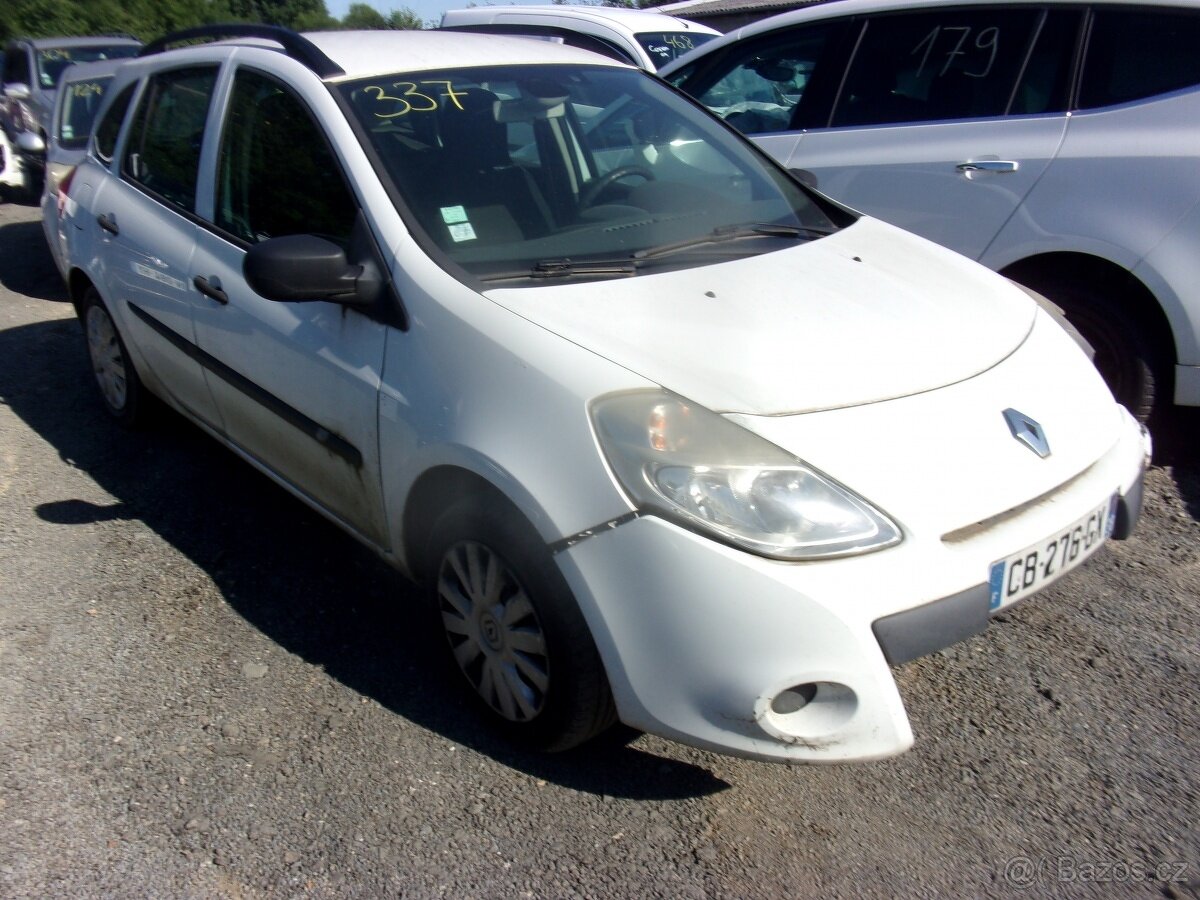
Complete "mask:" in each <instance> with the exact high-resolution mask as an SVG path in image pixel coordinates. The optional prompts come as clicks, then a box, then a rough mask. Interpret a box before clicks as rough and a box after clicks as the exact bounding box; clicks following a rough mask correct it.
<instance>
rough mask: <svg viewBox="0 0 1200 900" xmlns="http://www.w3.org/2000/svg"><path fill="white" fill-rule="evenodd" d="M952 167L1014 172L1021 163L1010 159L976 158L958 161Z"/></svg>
mask: <svg viewBox="0 0 1200 900" xmlns="http://www.w3.org/2000/svg"><path fill="white" fill-rule="evenodd" d="M954 168H956V169H958V171H960V172H1015V171H1017V169H1019V168H1021V164H1020V163H1019V162H1017V161H1016V160H1012V159H976V160H968V161H967V162H960V163H959V164H958V165H957V166H955V167H954Z"/></svg>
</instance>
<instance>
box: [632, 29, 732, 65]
mask: <svg viewBox="0 0 1200 900" xmlns="http://www.w3.org/2000/svg"><path fill="white" fill-rule="evenodd" d="M634 37H635V38H637V42H638V43H639V44H641V45H642V49H643V50H645V51H646V53H648V54H649V55H650V58H651V59H652V60H654V67H655V68H656V69H661V68H662V67H663V66H665V65H666V64H667V63H669V62H670V61H671V60H673V59H675V58H676V57H679V56H683V54H685V53H687V52H688V51H689V50H694V49H696V48H697V47H699V46H700V45H701V44H707V43H708V42H709V41H711V40H712V39H713V38H715V37H716V35H715V34H700V33H698V32H695V31H643V32H642V33H641V34H636V35H634Z"/></svg>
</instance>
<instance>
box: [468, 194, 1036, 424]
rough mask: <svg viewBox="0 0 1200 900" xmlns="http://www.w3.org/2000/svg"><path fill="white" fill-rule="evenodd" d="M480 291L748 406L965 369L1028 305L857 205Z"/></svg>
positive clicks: (665, 375)
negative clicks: (818, 228) (704, 251)
mask: <svg viewBox="0 0 1200 900" xmlns="http://www.w3.org/2000/svg"><path fill="white" fill-rule="evenodd" d="M486 296H487V297H488V298H489V299H491V300H493V301H494V302H496V303H499V304H501V305H502V306H504V307H506V308H508V309H510V310H512V311H513V312H515V313H517V314H518V315H521V316H523V317H525V318H527V319H529V320H531V321H533V322H535V323H537V324H539V325H541V326H542V327H544V328H547V329H549V330H550V331H552V332H554V333H556V334H558V335H560V336H562V337H563V338H566V339H567V340H570V341H572V342H574V343H576V344H579V345H581V346H583V347H586V348H588V349H589V350H591V351H593V352H595V353H597V354H599V355H601V356H603V357H605V358H607V359H609V360H611V361H613V362H614V363H617V364H618V365H621V366H623V367H625V368H627V369H629V370H630V371H632V372H635V373H637V374H638V375H641V376H642V377H644V378H646V379H648V380H650V381H653V382H655V383H657V384H659V385H662V386H663V387H665V388H667V389H668V390H671V391H674V392H676V393H678V394H680V395H682V396H685V397H688V398H690V399H691V400H693V401H695V402H697V403H701V404H703V405H704V406H706V407H708V408H709V409H712V410H715V411H719V412H736V413H745V414H751V415H784V414H793V413H802V412H813V411H817V410H827V409H839V408H843V407H849V406H858V405H861V404H865V403H875V402H879V401H882V400H890V399H894V398H897V397H904V396H909V395H912V394H917V393H921V392H924V391H930V390H933V389H935V388H939V387H943V386H945V385H948V384H954V383H956V382H959V381H964V380H966V379H968V378H971V377H973V376H975V375H978V374H979V373H981V372H984V371H987V370H988V369H990V368H992V367H993V366H995V365H996V364H997V363H999V362H1000V361H1001V360H1003V359H1004V358H1005V357H1007V356H1008V355H1009V354H1011V353H1012V352H1013V351H1014V350H1015V349H1016V348H1017V347H1019V346H1020V345H1021V343H1022V341H1024V340H1025V338H1026V337H1027V336H1028V334H1029V332H1030V329H1031V328H1032V326H1033V322H1034V316H1035V313H1036V309H1037V307H1036V304H1034V302H1033V301H1032V300H1031V299H1030V298H1029V297H1028V296H1027V295H1026V294H1025V293H1024V292H1022V291H1021V290H1019V289H1018V288H1016V287H1014V286H1013V285H1011V284H1010V283H1009V282H1008V281H1007V280H1006V279H1004V278H1002V277H1000V276H998V275H996V274H994V273H992V272H990V271H988V270H986V269H984V268H983V267H982V266H979V265H978V264H976V263H974V262H971V261H970V260H968V259H966V258H965V257H962V256H959V255H958V254H956V253H953V252H951V251H949V250H946V249H944V248H942V247H939V246H937V245H935V244H932V243H930V242H928V241H926V240H924V239H922V238H918V237H916V236H915V235H911V234H908V233H907V232H904V231H901V230H900V229H897V228H894V227H892V226H890V225H887V224H885V223H883V222H879V221H877V220H874V219H870V218H867V217H863V218H862V219H860V220H859V221H858V222H856V223H855V224H854V225H852V226H851V227H849V228H845V229H842V230H841V231H839V232H837V233H836V234H833V235H831V236H829V237H826V238H822V239H820V240H816V241H810V242H807V243H804V244H799V245H797V246H795V247H791V248H788V249H785V250H779V251H776V252H772V253H764V254H761V255H758V256H754V257H749V258H745V259H739V260H734V261H730V262H722V263H717V264H713V265H707V266H700V267H696V268H691V269H686V270H681V271H673V272H662V273H657V274H653V273H652V274H645V275H639V276H637V277H634V278H627V279H621V280H617V281H613V280H604V281H593V282H586V283H580V284H570V283H564V284H555V285H554V286H549V285H546V286H540V287H536V288H522V289H516V288H505V289H498V290H491V291H488V292H487V293H486Z"/></svg>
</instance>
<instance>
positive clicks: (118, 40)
mask: <svg viewBox="0 0 1200 900" xmlns="http://www.w3.org/2000/svg"><path fill="white" fill-rule="evenodd" d="M21 40H23V41H24V42H26V43H28V44H29V45H30V46H31V47H33V48H34V49H35V50H43V49H46V48H50V47H56V48H57V47H66V48H69V47H140V46H142V42H141V41H139V40H138V39H137V38H131V37H129V36H128V35H121V36H117V35H113V36H109V37H105V36H104V35H89V36H87V37H45V38H22V39H21Z"/></svg>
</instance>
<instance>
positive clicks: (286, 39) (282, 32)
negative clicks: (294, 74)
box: [138, 22, 346, 78]
mask: <svg viewBox="0 0 1200 900" xmlns="http://www.w3.org/2000/svg"><path fill="white" fill-rule="evenodd" d="M238 37H254V38H265V39H266V40H269V41H275V42H276V43H277V44H279V46H280V47H282V48H283V52H284V53H285V54H287V55H288V56H290V57H291V58H292V59H294V60H296V61H297V62H300V63H303V64H304V65H305V66H307V67H308V68H309V69H311V70H312V71H313V72H315V73H316V74H317V75H319V76H320V77H322V78H332V77H333V76H335V75H345V74H346V70H345V69H343V68H342V67H341V66H339V65H338V64H337V63H335V62H334V61H333V60H332V59H330V58H329V57H328V56H326V55H325V54H324V53H322V52H321V50H320V49H319V48H318V47H317V45H316V44H314V43H313V42H312V41H310V40H309V39H308V38H306V37H305V36H304V35H302V34H299V33H297V32H295V31H292V30H291V29H290V28H284V27H282V26H280V25H257V24H251V23H246V22H236V23H230V24H224V25H199V26H197V27H196V28H185V29H184V30H183V31H173V32H171V33H170V34H164V35H163V36H162V37H160V38H157V39H155V40H153V41H151V42H150V43H148V44H147V45H146V46H145V47H143V48H142V49H141V52H139V53H138V56H151V55H152V54H155V53H162V52H163V51H164V50H167V49H168V48H169V47H170V46H171V45H172V44H179V43H183V42H184V41H196V40H200V39H202V38H209V39H212V40H220V39H222V38H238Z"/></svg>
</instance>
